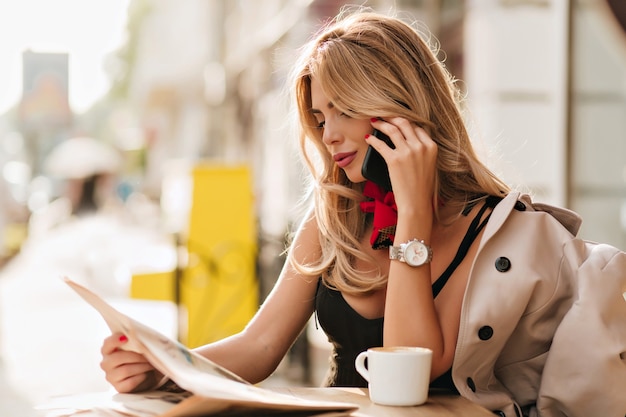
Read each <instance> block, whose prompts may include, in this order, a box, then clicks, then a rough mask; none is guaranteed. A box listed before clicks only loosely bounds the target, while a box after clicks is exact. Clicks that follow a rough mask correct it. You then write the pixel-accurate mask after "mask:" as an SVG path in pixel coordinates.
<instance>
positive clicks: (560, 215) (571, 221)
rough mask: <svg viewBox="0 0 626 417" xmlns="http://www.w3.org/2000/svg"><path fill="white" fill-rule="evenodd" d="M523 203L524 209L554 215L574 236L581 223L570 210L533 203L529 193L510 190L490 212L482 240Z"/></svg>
mask: <svg viewBox="0 0 626 417" xmlns="http://www.w3.org/2000/svg"><path fill="white" fill-rule="evenodd" d="M522 205H523V207H524V208H523V210H524V211H542V212H545V213H547V214H549V215H551V216H552V217H554V218H555V219H556V220H557V221H558V222H559V223H561V225H563V227H564V228H565V229H567V231H568V232H570V233H571V234H572V235H574V236H576V234H577V233H578V230H579V229H580V225H581V224H582V218H581V217H580V215H578V214H577V213H575V212H573V211H572V210H569V209H566V208H562V207H556V206H552V205H549V204H543V203H533V202H532V199H531V197H530V195H528V194H522V193H520V192H518V191H512V192H510V193H509V194H508V195H507V196H506V197H504V198H503V199H502V201H500V203H498V205H497V206H496V207H494V209H493V212H492V213H491V218H490V219H489V223H488V224H487V227H486V229H485V235H484V237H483V242H486V241H487V240H488V239H489V238H491V237H492V236H493V235H494V234H495V233H496V232H497V231H498V230H499V229H500V227H502V225H503V224H504V222H505V221H506V219H507V218H508V217H509V216H510V215H511V213H512V212H513V211H514V210H516V209H518V210H519V209H520V208H521V207H522Z"/></svg>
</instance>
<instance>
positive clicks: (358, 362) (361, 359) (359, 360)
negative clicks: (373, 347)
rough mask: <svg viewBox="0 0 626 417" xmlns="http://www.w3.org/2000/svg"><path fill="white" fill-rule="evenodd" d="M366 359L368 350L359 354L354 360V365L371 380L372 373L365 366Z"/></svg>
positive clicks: (368, 380)
mask: <svg viewBox="0 0 626 417" xmlns="http://www.w3.org/2000/svg"><path fill="white" fill-rule="evenodd" d="M365 359H367V351H364V352H361V353H359V355H358V356H357V357H356V359H355V360H354V366H355V368H356V371H357V372H358V373H360V374H361V376H362V377H363V378H364V379H365V380H366V381H367V382H370V373H369V371H368V370H367V368H366V367H365Z"/></svg>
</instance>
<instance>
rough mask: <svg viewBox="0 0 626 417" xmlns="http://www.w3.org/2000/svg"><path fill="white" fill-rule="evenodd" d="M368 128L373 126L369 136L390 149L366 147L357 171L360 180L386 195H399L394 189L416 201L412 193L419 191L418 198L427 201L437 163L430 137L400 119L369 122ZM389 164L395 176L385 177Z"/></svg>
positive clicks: (431, 191) (413, 125)
mask: <svg viewBox="0 0 626 417" xmlns="http://www.w3.org/2000/svg"><path fill="white" fill-rule="evenodd" d="M372 125H373V126H375V129H374V131H373V133H372V136H375V137H377V138H378V139H380V140H382V141H383V142H384V143H385V144H386V145H387V146H388V147H389V148H390V149H384V148H383V147H382V144H374V146H372V144H370V146H369V148H368V150H367V154H366V156H365V159H364V163H363V167H362V169H361V171H362V174H363V177H365V178H366V179H369V180H371V181H373V182H375V183H376V184H378V185H380V186H381V187H383V188H384V189H386V190H388V191H391V190H392V188H393V190H394V191H399V190H397V188H398V187H402V188H404V189H407V190H409V193H410V194H412V195H413V196H414V197H416V196H415V191H416V190H419V191H421V192H419V194H420V195H422V196H423V197H424V198H428V199H430V198H431V197H432V193H434V181H435V170H436V160H437V144H436V143H435V142H434V141H433V140H432V138H431V137H430V135H429V134H428V133H427V132H426V131H425V130H424V129H423V128H421V127H419V126H417V125H415V124H414V123H411V122H410V121H409V120H407V119H404V118H401V117H394V118H389V119H385V120H380V119H372ZM383 130H384V131H385V132H383ZM399 138H402V139H399ZM373 140H374V139H370V141H373ZM376 148H378V149H379V150H380V152H379V150H377V149H376ZM381 152H382V154H384V155H386V157H387V160H385V157H383V155H381ZM389 163H392V164H393V165H394V170H395V171H396V172H397V173H392V174H390V173H389ZM395 167H397V168H395ZM392 177H393V178H394V181H393V187H392V181H391V178H392ZM400 182H401V183H400ZM397 197H398V196H397ZM397 197H396V198H397ZM400 198H401V197H400Z"/></svg>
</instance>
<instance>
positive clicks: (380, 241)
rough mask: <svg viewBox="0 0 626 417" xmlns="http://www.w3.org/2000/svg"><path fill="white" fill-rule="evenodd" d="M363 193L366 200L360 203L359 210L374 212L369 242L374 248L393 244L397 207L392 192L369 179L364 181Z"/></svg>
mask: <svg viewBox="0 0 626 417" xmlns="http://www.w3.org/2000/svg"><path fill="white" fill-rule="evenodd" d="M363 195H364V196H365V197H367V200H365V201H363V202H362V203H361V211H363V212H364V213H374V222H373V227H374V230H372V236H371V237H370V243H371V244H372V248H374V249H383V248H387V247H389V246H391V245H392V244H393V238H394V235H395V233H396V223H397V222H398V207H397V206H396V201H395V199H394V198H393V192H391V191H385V190H384V189H383V188H382V187H379V186H378V185H376V184H375V183H373V182H371V181H367V182H366V183H365V188H364V189H363Z"/></svg>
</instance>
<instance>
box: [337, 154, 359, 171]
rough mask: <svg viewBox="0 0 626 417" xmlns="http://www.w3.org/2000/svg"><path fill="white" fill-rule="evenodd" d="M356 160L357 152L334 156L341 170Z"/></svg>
mask: <svg viewBox="0 0 626 417" xmlns="http://www.w3.org/2000/svg"><path fill="white" fill-rule="evenodd" d="M354 158H356V152H343V153H337V154H335V155H333V159H334V160H335V162H336V163H337V165H338V166H339V168H345V167H347V166H348V165H350V163H351V162H352V161H354Z"/></svg>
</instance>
